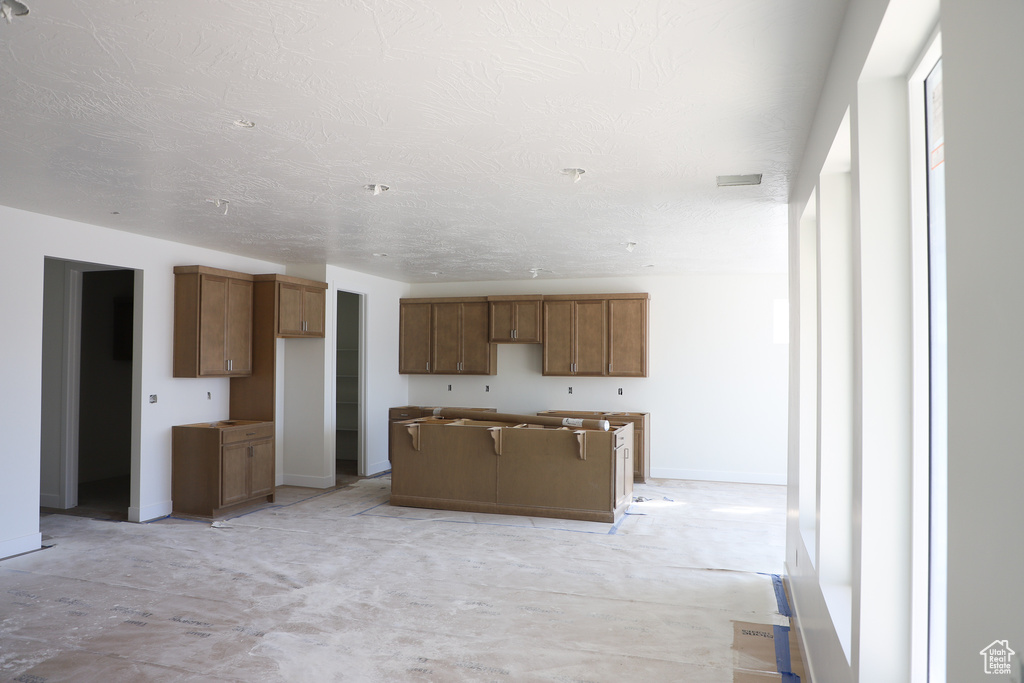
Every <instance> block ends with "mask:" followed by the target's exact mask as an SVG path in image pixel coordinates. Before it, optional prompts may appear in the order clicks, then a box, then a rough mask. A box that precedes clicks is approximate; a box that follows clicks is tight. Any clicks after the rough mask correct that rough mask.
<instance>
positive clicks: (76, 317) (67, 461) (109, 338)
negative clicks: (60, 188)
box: [40, 258, 136, 521]
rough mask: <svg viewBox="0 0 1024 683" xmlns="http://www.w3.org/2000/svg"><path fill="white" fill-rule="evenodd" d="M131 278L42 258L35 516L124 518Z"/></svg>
mask: <svg viewBox="0 0 1024 683" xmlns="http://www.w3.org/2000/svg"><path fill="white" fill-rule="evenodd" d="M135 285H136V272H135V271H134V270H126V269H120V268H114V267H112V266H105V265H100V264H92V263H79V262H74V261H64V260H59V259H49V258H48V259H46V260H45V263H44V285H43V372H42V405H41V435H40V437H41V438H40V511H41V513H42V514H53V513H57V512H59V513H64V514H74V515H79V516H88V517H92V518H95V519H108V520H124V521H127V520H128V519H129V518H130V511H129V509H130V507H131V503H132V481H133V477H132V453H133V435H132V433H133V429H132V426H133V420H134V417H133V405H134V401H133V395H134V377H135V360H136V358H135V343H134V337H135V317H136V316H135Z"/></svg>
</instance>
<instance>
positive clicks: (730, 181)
mask: <svg viewBox="0 0 1024 683" xmlns="http://www.w3.org/2000/svg"><path fill="white" fill-rule="evenodd" d="M715 180H716V181H717V182H718V186H719V187H739V186H741V185H760V184H761V174H760V173H749V174H747V175H720V176H718V177H717V178H716V179H715Z"/></svg>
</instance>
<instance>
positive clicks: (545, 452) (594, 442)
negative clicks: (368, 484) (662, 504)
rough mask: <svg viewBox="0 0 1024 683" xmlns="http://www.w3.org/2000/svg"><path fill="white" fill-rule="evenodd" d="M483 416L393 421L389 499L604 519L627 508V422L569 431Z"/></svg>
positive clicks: (629, 485)
mask: <svg viewBox="0 0 1024 683" xmlns="http://www.w3.org/2000/svg"><path fill="white" fill-rule="evenodd" d="M480 418H481V419H480V420H466V419H457V420H451V419H444V418H436V417H423V418H419V419H415V420H409V421H405V422H398V423H392V424H391V466H392V469H391V504H392V505H407V506H412V507H425V508H435V509H447V510H462V511H467V512H489V513H499V514H511V515H529V516H536V517H560V518H563V519H579V520H587V521H593V522H607V523H614V522H615V521H616V520H618V519H620V518H621V516H622V514H623V513H625V511H626V509H627V508H628V507H629V504H630V502H631V499H632V490H633V486H632V478H631V477H629V476H628V473H629V472H630V468H629V451H630V444H631V443H632V441H633V434H632V425H631V424H630V423H624V424H621V425H618V426H617V427H616V428H615V429H613V430H611V431H603V430H597V429H582V428H581V429H575V430H568V429H564V428H561V427H542V426H537V425H530V426H527V425H512V424H510V423H507V422H492V421H488V420H487V419H486V418H487V414H486V413H483V414H481V415H480ZM567 482H570V484H568V485H567Z"/></svg>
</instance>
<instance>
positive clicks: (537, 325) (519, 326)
mask: <svg viewBox="0 0 1024 683" xmlns="http://www.w3.org/2000/svg"><path fill="white" fill-rule="evenodd" d="M487 301H488V303H489V304H490V307H491V335H490V340H491V342H493V343H496V344H540V343H541V342H542V341H543V339H542V338H541V330H542V322H541V304H542V302H543V298H542V297H540V296H489V297H487Z"/></svg>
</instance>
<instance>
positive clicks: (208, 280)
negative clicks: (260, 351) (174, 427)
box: [173, 266, 253, 377]
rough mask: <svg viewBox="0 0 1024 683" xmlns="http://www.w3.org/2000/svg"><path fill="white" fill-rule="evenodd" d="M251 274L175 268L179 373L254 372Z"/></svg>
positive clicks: (176, 370) (175, 364)
mask: <svg viewBox="0 0 1024 683" xmlns="http://www.w3.org/2000/svg"><path fill="white" fill-rule="evenodd" d="M252 302H253V281H252V276H251V275H246V274H244V273H235V272H232V271H226V270H218V269H215V268H206V267H203V266H179V267H176V268H175V269H174V356H173V375H174V376H175V377H239V376H245V375H249V374H250V373H251V372H252V310H253V309H252V306H253V304H252Z"/></svg>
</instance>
